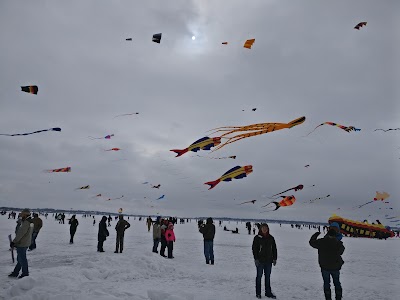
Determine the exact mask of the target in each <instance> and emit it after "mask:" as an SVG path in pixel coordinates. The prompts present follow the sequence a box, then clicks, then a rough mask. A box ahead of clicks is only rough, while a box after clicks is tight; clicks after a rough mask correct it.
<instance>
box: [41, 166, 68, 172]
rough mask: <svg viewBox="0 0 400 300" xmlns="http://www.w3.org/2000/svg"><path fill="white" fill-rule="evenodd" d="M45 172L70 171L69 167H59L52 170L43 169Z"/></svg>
mask: <svg viewBox="0 0 400 300" xmlns="http://www.w3.org/2000/svg"><path fill="white" fill-rule="evenodd" d="M44 172H46V173H66V172H71V167H66V168H61V169H53V170H45V171H44Z"/></svg>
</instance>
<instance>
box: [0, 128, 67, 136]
mask: <svg viewBox="0 0 400 300" xmlns="http://www.w3.org/2000/svg"><path fill="white" fill-rule="evenodd" d="M45 131H61V128H59V127H55V128H49V129H43V130H38V131H34V132H28V133H14V134H6V133H0V135H4V136H21V135H31V134H35V133H40V132H45Z"/></svg>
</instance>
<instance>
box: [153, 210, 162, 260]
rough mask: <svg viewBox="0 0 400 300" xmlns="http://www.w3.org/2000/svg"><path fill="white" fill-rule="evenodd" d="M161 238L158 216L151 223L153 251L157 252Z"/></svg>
mask: <svg viewBox="0 0 400 300" xmlns="http://www.w3.org/2000/svg"><path fill="white" fill-rule="evenodd" d="M160 240H161V225H160V217H157V219H156V222H155V223H154V224H153V242H154V243H153V252H154V253H158V243H159V242H160Z"/></svg>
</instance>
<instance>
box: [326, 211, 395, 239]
mask: <svg viewBox="0 0 400 300" xmlns="http://www.w3.org/2000/svg"><path fill="white" fill-rule="evenodd" d="M376 221H377V223H378V224H370V223H368V222H367V221H366V220H365V221H364V222H359V221H353V220H349V219H345V218H342V217H339V216H337V215H335V214H333V215H332V216H331V217H330V218H329V220H328V222H329V224H331V223H333V222H336V223H338V224H339V227H340V232H341V233H342V234H344V235H348V236H354V237H366V238H387V237H393V236H394V233H393V232H392V231H391V230H390V227H388V226H387V227H385V226H383V224H381V222H379V220H376Z"/></svg>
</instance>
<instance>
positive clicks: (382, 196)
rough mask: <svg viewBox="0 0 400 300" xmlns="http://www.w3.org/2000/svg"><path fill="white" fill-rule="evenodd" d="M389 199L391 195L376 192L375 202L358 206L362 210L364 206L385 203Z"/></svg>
mask: <svg viewBox="0 0 400 300" xmlns="http://www.w3.org/2000/svg"><path fill="white" fill-rule="evenodd" d="M389 197H390V195H389V194H388V193H386V192H383V193H380V192H376V196H375V198H374V200H373V201H369V202H367V203H364V204H362V205H360V206H358V208H361V207H363V206H364V205H367V204H370V203H373V202H374V201H384V200H386V199H387V198H389Z"/></svg>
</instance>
